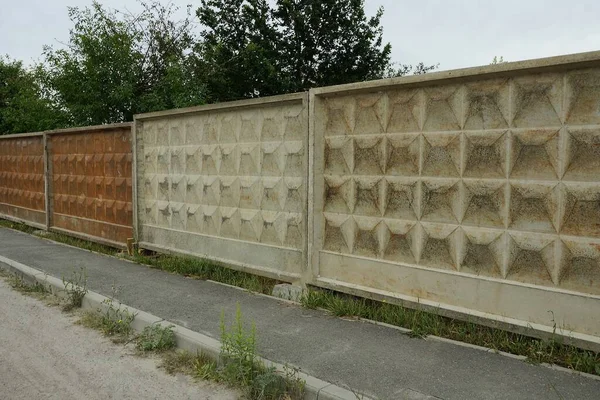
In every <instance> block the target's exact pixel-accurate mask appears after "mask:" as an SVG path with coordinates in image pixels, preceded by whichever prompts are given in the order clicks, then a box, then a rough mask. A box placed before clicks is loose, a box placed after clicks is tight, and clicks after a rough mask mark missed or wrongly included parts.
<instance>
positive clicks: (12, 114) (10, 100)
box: [0, 57, 67, 134]
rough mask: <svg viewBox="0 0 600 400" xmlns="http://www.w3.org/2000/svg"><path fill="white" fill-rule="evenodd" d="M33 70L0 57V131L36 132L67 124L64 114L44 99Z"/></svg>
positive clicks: (36, 75) (2, 132)
mask: <svg viewBox="0 0 600 400" xmlns="http://www.w3.org/2000/svg"><path fill="white" fill-rule="evenodd" d="M37 72H38V71H37V70H36V69H27V68H25V67H24V66H23V63H22V62H20V61H15V60H11V59H10V58H8V57H0V134H6V133H21V132H37V131H43V130H46V129H53V128H56V127H62V126H65V125H66V124H67V119H66V115H65V113H64V112H63V111H62V110H60V109H57V108H56V107H54V106H53V105H52V103H51V102H50V101H49V100H48V99H47V98H45V96H44V93H43V90H42V87H41V86H40V83H39V79H38V73H37Z"/></svg>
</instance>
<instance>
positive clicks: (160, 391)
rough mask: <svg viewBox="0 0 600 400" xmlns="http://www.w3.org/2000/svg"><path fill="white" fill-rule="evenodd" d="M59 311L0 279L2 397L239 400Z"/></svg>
mask: <svg viewBox="0 0 600 400" xmlns="http://www.w3.org/2000/svg"><path fill="white" fill-rule="evenodd" d="M74 321H75V318H74V317H72V316H68V315H65V314H63V313H62V312H61V311H60V310H59V309H58V308H56V307H49V306H47V305H45V304H44V303H43V302H41V301H39V300H36V299H33V298H31V297H27V296H24V295H22V294H20V293H18V292H16V291H14V290H12V289H11V288H10V286H8V284H7V283H6V282H5V281H4V280H3V279H1V278H0V398H1V399H6V400H12V399H31V400H34V399H61V400H70V399H73V400H75V399H77V400H80V399H89V400H92V399H103V400H104V399H237V398H238V397H239V396H238V395H237V393H236V392H234V391H231V390H229V389H226V388H224V387H221V386H218V385H215V384H213V383H208V382H193V381H191V380H190V379H189V378H187V377H185V376H170V375H168V374H166V373H165V372H164V371H163V370H161V369H158V368H157V366H158V364H159V361H158V360H157V359H155V358H154V359H153V358H141V357H136V356H134V355H133V349H132V347H131V346H130V347H124V346H119V345H114V344H112V343H111V342H110V341H109V340H108V339H106V338H104V337H102V336H101V335H100V334H99V333H97V332H95V331H92V330H90V329H87V328H84V327H81V326H78V325H74V324H73V322H74Z"/></svg>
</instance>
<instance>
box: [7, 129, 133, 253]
mask: <svg viewBox="0 0 600 400" xmlns="http://www.w3.org/2000/svg"><path fill="white" fill-rule="evenodd" d="M131 126H132V124H131V123H126V124H114V125H103V126H90V127H83V128H73V129H62V130H54V131H47V132H41V133H33V134H25V135H7V136H0V217H1V218H6V219H11V220H16V221H20V222H24V223H26V224H29V225H32V226H35V227H37V228H41V229H47V230H53V231H59V232H62V233H67V234H69V235H72V236H78V237H82V238H85V239H89V240H92V241H96V242H100V243H105V244H109V245H112V246H117V247H125V245H126V243H127V239H128V238H132V237H133V228H132V224H133V205H132V157H133V156H132V151H131Z"/></svg>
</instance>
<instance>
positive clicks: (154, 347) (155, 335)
mask: <svg viewBox="0 0 600 400" xmlns="http://www.w3.org/2000/svg"><path fill="white" fill-rule="evenodd" d="M176 345H177V343H176V341H175V332H173V326H162V325H156V324H155V325H151V326H147V327H145V328H144V330H143V331H142V333H140V334H139V335H138V337H137V338H136V347H137V349H138V350H139V351H141V352H149V351H156V352H161V351H166V350H171V349H173V348H175V346H176Z"/></svg>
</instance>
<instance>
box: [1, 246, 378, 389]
mask: <svg viewBox="0 0 600 400" xmlns="http://www.w3.org/2000/svg"><path fill="white" fill-rule="evenodd" d="M0 263H1V264H5V265H6V266H8V272H10V273H13V274H15V275H18V276H20V277H22V278H23V280H25V281H26V282H28V283H30V284H35V283H39V284H40V285H43V286H44V287H46V289H48V290H49V291H50V292H51V293H52V294H54V295H56V296H58V297H60V298H63V299H64V298H66V297H67V293H66V292H65V286H64V283H63V281H62V280H61V279H58V278H56V277H54V276H51V275H48V274H46V273H44V272H42V271H40V270H37V269H35V268H31V267H29V266H27V265H25V264H22V263H19V262H16V261H13V260H11V259H9V258H6V257H4V256H1V255H0ZM1 264H0V268H3V265H1ZM3 269H6V268H3ZM110 302H111V299H109V298H108V297H106V296H103V295H101V294H99V293H96V292H92V291H88V292H87V294H86V295H85V297H84V299H83V305H82V308H83V309H84V310H94V309H101V310H106V308H107V307H108V303H110ZM113 307H120V309H121V310H124V311H127V312H129V313H132V314H134V315H135V318H134V320H133V322H132V324H131V326H132V328H133V330H134V331H136V332H141V331H142V330H143V329H144V328H145V327H147V326H150V325H153V324H161V325H163V326H171V327H172V328H173V331H174V333H175V337H176V339H177V347H178V348H180V349H182V350H187V351H189V352H192V353H196V352H201V353H202V354H205V355H207V356H209V357H211V358H213V359H215V360H219V358H220V351H221V343H220V342H219V341H218V340H215V339H213V338H211V337H208V336H206V335H203V334H200V333H198V332H194V331H191V330H189V329H187V328H184V327H182V326H180V325H177V324H174V323H171V322H169V321H167V320H164V319H162V318H159V317H156V316H154V315H152V314H149V313H147V312H145V311H142V310H138V309H136V308H133V307H130V306H127V305H125V304H122V303H120V302H119V301H118V300H114V301H113ZM259 360H260V361H262V362H263V363H264V364H265V365H266V366H267V367H274V368H275V369H276V370H277V371H278V372H280V373H284V372H285V366H284V365H282V364H279V363H275V362H272V361H269V360H266V359H263V358H259ZM298 377H299V378H300V379H302V380H304V381H305V382H306V384H305V396H304V398H305V399H307V400H357V399H364V400H370V399H371V398H370V397H367V396H364V395H362V394H357V393H355V392H353V391H351V390H348V389H346V388H343V387H340V386H337V385H335V384H333V383H329V382H326V381H323V380H321V379H318V378H316V377H314V376H311V375H308V374H305V373H303V372H299V373H298Z"/></svg>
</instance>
